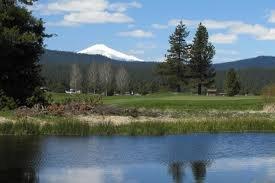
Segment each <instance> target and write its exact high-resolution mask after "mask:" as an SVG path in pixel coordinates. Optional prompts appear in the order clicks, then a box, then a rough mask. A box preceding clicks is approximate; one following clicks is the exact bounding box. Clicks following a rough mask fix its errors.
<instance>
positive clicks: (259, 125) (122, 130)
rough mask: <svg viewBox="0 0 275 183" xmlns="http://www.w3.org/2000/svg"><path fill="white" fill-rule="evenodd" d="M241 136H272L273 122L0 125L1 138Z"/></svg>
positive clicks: (68, 121) (72, 122) (266, 120)
mask: <svg viewBox="0 0 275 183" xmlns="http://www.w3.org/2000/svg"><path fill="white" fill-rule="evenodd" d="M224 132H228V133H229V132H231V133H232V132H233V133H238V132H239V133H243V132H246V133H247V132H261V133H262V132H270V133H271V132H272V133H274V132H275V120H270V119H264V118H258V119H257V118H249V117H243V118H234V117H233V118H231V119H226V120H221V119H219V118H216V119H211V120H202V121H198V122H194V121H180V120H179V121H177V122H173V123H164V122H144V123H130V124H124V125H114V124H112V123H100V124H96V125H89V124H88V123H85V122H80V121H74V120H66V121H58V122H56V123H44V124H41V123H36V122H32V121H28V120H26V119H25V120H21V121H17V122H3V123H0V134H1V135H80V136H86V135H99V136H101V135H102V136H108V135H129V136H136V135H149V136H150V135H153V136H160V135H174V134H186V133H224Z"/></svg>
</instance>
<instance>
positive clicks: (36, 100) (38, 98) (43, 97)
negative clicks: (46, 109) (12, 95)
mask: <svg viewBox="0 0 275 183" xmlns="http://www.w3.org/2000/svg"><path fill="white" fill-rule="evenodd" d="M50 102H51V96H50V95H49V94H47V93H46V92H44V91H43V90H41V89H40V88H35V90H34V92H33V94H32V96H31V97H29V98H27V106H28V107H33V106H34V105H37V104H38V105H42V106H48V105H49V104H50Z"/></svg>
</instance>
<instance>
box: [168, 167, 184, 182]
mask: <svg viewBox="0 0 275 183" xmlns="http://www.w3.org/2000/svg"><path fill="white" fill-rule="evenodd" d="M184 168H185V167H184V164H183V163H181V162H173V163H171V164H170V165H169V174H171V176H172V178H173V182H174V183H182V180H183V177H184Z"/></svg>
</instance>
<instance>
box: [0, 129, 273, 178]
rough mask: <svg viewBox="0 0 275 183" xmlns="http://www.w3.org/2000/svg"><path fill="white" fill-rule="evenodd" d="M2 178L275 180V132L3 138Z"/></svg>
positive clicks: (0, 148)
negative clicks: (164, 135) (163, 135)
mask: <svg viewBox="0 0 275 183" xmlns="http://www.w3.org/2000/svg"><path fill="white" fill-rule="evenodd" d="M0 182H24V183H25V182H30V183H34V182H41V183H63V182H64V183H75V182H76V183H105V182H106V183H121V182H126V183H143V182H149V183H152V182H157V183H161V182H164V183H166V182H168V183H169V182H170V183H185V182H191V183H192V182H194V183H204V182H211V183H212V182H214V183H220V182H224V183H227V182H230V183H231V182H240V183H245V182H251V183H258V182H259V183H262V182H266V183H269V182H275V135H274V134H213V135H211V134H194V135H183V136H166V137H12V136H2V137H0Z"/></svg>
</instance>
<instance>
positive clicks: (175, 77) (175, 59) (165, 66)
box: [157, 22, 189, 92]
mask: <svg viewBox="0 0 275 183" xmlns="http://www.w3.org/2000/svg"><path fill="white" fill-rule="evenodd" d="M188 35H189V32H188V31H187V30H186V26H185V25H184V24H183V23H182V22H180V23H179V25H178V26H177V27H176V29H175V32H174V33H173V34H172V35H171V36H170V39H169V43H170V49H169V50H167V52H168V53H167V55H166V60H165V62H163V63H161V64H159V65H158V68H157V72H158V74H159V75H161V76H162V77H164V78H165V80H166V81H167V83H168V85H170V87H171V88H176V90H177V92H181V91H182V88H181V86H182V85H183V84H186V83H187V78H186V75H187V72H188V67H187V63H188V44H187V42H186V38H187V37H188Z"/></svg>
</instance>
